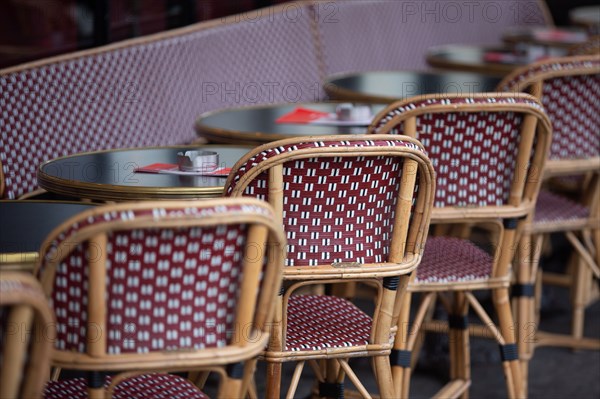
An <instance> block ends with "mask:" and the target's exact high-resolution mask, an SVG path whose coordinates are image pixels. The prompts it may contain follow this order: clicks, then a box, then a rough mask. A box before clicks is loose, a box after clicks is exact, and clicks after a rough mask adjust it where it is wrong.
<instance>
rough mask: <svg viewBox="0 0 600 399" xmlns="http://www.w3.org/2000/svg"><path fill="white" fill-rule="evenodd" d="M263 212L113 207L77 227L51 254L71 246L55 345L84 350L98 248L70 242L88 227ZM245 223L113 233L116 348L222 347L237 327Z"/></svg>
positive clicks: (59, 288)
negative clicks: (91, 261) (92, 264)
mask: <svg viewBox="0 0 600 399" xmlns="http://www.w3.org/2000/svg"><path fill="white" fill-rule="evenodd" d="M246 212H253V213H256V212H261V213H263V214H268V215H267V216H268V217H272V214H270V213H269V212H268V211H266V209H265V208H262V207H255V206H252V205H244V206H238V205H236V206H216V207H209V208H187V209H164V208H163V209H161V208H156V209H150V210H143V211H131V210H130V211H124V212H112V213H106V214H101V215H98V216H97V217H96V218H95V219H93V218H90V219H88V220H86V221H82V223H80V224H79V225H73V226H71V228H70V229H67V230H66V231H65V232H64V234H61V236H60V237H58V239H57V240H56V242H54V243H53V245H52V248H50V249H49V250H48V252H47V253H46V254H44V257H45V258H44V259H45V260H46V261H49V260H51V259H52V258H53V257H54V256H57V253H58V251H65V250H70V252H69V254H68V256H67V257H66V258H65V259H64V260H63V261H62V262H61V263H60V264H59V265H58V267H57V271H56V276H55V281H54V288H53V292H52V296H51V300H52V304H53V307H54V311H55V313H56V317H57V322H58V323H57V330H58V331H57V340H56V347H57V348H58V349H62V350H76V351H80V352H83V351H85V349H86V348H85V342H86V332H87V329H88V328H93V326H87V293H88V274H89V273H88V269H89V268H88V264H87V261H86V259H88V258H89V256H95V255H94V254H96V256H97V254H98V250H104V249H99V248H95V249H94V248H92V250H90V249H89V248H88V245H87V244H85V245H82V244H80V245H77V246H74V245H69V237H70V236H71V235H72V234H73V233H74V232H75V231H81V230H83V229H85V227H86V226H90V225H94V226H97V225H98V224H101V223H108V222H110V221H115V220H116V221H118V220H135V219H136V218H138V219H139V218H144V217H149V216H151V218H152V220H160V219H166V218H181V219H189V218H193V217H201V216H202V215H219V214H224V213H246ZM246 230H247V228H246V226H245V225H219V226H215V227H213V226H209V227H202V228H200V227H192V228H177V229H160V230H158V229H155V228H153V229H144V230H141V229H135V230H121V231H116V232H111V233H110V234H109V235H108V244H107V248H106V254H107V258H108V260H107V281H106V284H107V285H106V287H107V288H106V290H107V305H108V309H109V312H108V320H107V329H106V334H107V345H108V352H109V353H114V354H117V353H129V352H137V353H144V352H149V351H155V350H171V349H178V348H197V349H199V348H210V347H220V346H224V345H226V344H227V343H228V338H229V336H230V334H231V332H232V331H233V322H234V316H235V315H234V311H233V310H234V309H235V306H236V301H237V293H238V287H239V283H240V277H241V276H240V270H241V262H242V258H243V249H244V245H245V242H246Z"/></svg>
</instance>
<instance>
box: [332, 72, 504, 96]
mask: <svg viewBox="0 0 600 399" xmlns="http://www.w3.org/2000/svg"><path fill="white" fill-rule="evenodd" d="M499 82H500V78H499V77H497V76H491V75H483V74H478V73H467V72H438V71H423V72H411V71H373V72H359V73H350V74H343V75H336V76H332V77H330V78H328V79H327V80H326V81H325V85H324V88H325V91H326V92H327V93H328V94H329V95H330V96H331V97H332V98H335V99H337V100H345V101H363V102H370V103H373V102H380V103H390V102H393V101H397V100H401V99H404V98H408V97H413V96H417V95H421V94H435V93H463V94H469V93H477V92H485V91H494V90H495V88H496V85H497V84H498V83H499Z"/></svg>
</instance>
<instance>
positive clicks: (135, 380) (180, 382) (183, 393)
mask: <svg viewBox="0 0 600 399" xmlns="http://www.w3.org/2000/svg"><path fill="white" fill-rule="evenodd" d="M110 382H111V377H110V376H108V377H106V381H105V384H104V387H105V388H107V387H108V386H109V385H110ZM87 397H88V395H87V384H86V380H85V378H73V379H69V380H61V381H50V382H48V384H47V385H46V389H45V391H44V399H87ZM112 398H113V399H149V398H152V399H208V396H207V395H206V394H204V393H203V392H202V391H200V390H199V389H198V388H197V387H196V386H195V385H194V384H192V383H191V382H190V381H188V380H186V379H185V378H182V377H178V376H176V375H171V374H158V373H150V374H143V375H139V376H135V377H130V378H127V379H125V380H123V381H121V382H120V383H119V384H118V385H117V386H116V387H115V390H114V394H113V396H112Z"/></svg>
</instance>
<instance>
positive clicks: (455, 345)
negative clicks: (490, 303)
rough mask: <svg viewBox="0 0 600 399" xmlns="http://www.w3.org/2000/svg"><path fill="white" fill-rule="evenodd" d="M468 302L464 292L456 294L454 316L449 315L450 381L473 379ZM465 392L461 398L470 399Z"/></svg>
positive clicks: (466, 391) (467, 392)
mask: <svg viewBox="0 0 600 399" xmlns="http://www.w3.org/2000/svg"><path fill="white" fill-rule="evenodd" d="M468 304H469V303H468V301H467V300H466V298H465V295H464V293H463V292H455V293H454V302H453V309H452V314H450V315H449V323H448V324H449V332H448V335H449V340H450V379H451V380H463V381H469V380H470V379H471V352H470V341H469V330H468V322H467V313H468V309H469V306H468ZM468 397H469V391H468V389H467V390H465V391H464V392H463V393H462V395H461V398H463V399H468Z"/></svg>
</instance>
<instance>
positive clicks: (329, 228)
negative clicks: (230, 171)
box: [225, 140, 422, 266]
mask: <svg viewBox="0 0 600 399" xmlns="http://www.w3.org/2000/svg"><path fill="white" fill-rule="evenodd" d="M381 145H383V146H394V147H395V146H403V147H408V148H413V149H417V150H420V151H422V149H421V148H419V147H418V146H415V145H414V144H412V143H409V142H404V141H401V140H397V141H394V140H390V141H356V142H354V141H350V142H347V141H336V142H312V143H301V144H297V145H290V146H286V147H277V148H271V149H268V150H265V151H263V152H261V153H259V154H257V155H256V156H255V157H253V158H251V159H250V160H248V162H247V163H246V165H244V166H242V167H241V168H240V169H239V170H238V171H237V174H236V175H235V177H234V179H233V180H232V183H231V184H230V185H229V187H226V189H225V191H226V193H228V194H230V193H231V192H232V190H233V188H234V187H235V185H236V184H237V182H238V181H239V179H240V177H241V176H243V175H244V174H245V173H248V172H249V171H250V170H251V169H252V168H255V167H257V166H259V165H260V164H261V162H264V161H265V160H267V159H269V158H271V157H273V156H277V155H278V154H282V153H286V152H293V151H297V150H299V149H308V148H322V147H358V148H366V147H372V146H381ZM402 164H403V158H400V157H393V156H373V157H366V156H347V157H346V156H345V157H323V158H306V159H298V160H294V161H289V162H285V163H284V168H283V174H284V178H283V179H284V187H283V188H284V193H283V195H284V201H283V207H284V208H283V221H284V226H285V231H286V234H287V240H288V246H287V258H286V265H287V266H314V265H319V264H331V263H333V262H345V261H346V262H347V261H352V262H359V263H373V262H385V261H386V259H387V255H388V251H389V240H390V238H391V237H390V232H391V228H392V224H393V220H394V211H395V205H396V201H397V196H398V190H399V187H400V183H401V178H402V176H401V173H402ZM267 194H268V177H267V174H266V173H262V174H261V175H259V176H258V177H257V178H255V179H254V180H253V181H252V182H251V183H250V184H249V185H248V187H247V188H246V190H245V193H244V195H246V196H252V197H257V198H260V199H263V200H267V199H268V198H267Z"/></svg>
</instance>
